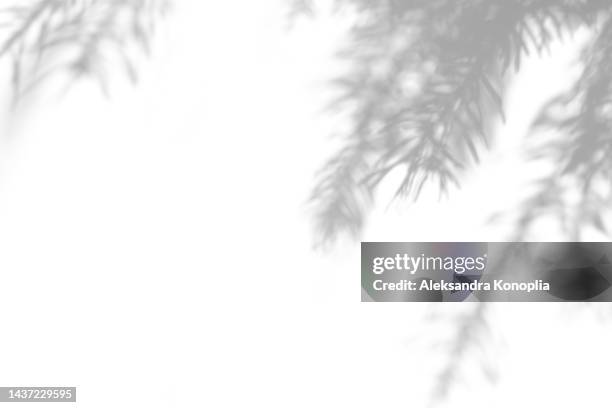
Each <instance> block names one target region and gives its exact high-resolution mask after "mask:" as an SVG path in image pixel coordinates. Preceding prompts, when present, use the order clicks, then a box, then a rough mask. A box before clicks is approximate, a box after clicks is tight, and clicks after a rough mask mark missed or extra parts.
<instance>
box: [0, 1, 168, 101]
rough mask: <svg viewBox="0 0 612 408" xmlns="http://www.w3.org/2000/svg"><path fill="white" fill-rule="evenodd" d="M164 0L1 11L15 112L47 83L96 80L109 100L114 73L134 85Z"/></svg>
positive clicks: (32, 5) (18, 6) (0, 51)
mask: <svg viewBox="0 0 612 408" xmlns="http://www.w3.org/2000/svg"><path fill="white" fill-rule="evenodd" d="M168 7H169V2H168V0H80V1H79V0H36V1H26V2H18V1H16V2H12V4H9V5H6V6H4V7H2V8H0V21H1V22H2V23H1V25H0V27H1V28H0V32H1V33H2V36H3V41H2V42H1V43H0V60H1V59H5V60H8V61H9V63H10V71H11V88H12V102H13V103H12V104H13V106H16V105H17V104H18V103H19V102H20V101H21V100H22V99H23V98H25V97H26V96H27V95H30V94H32V93H33V92H34V91H35V90H36V89H38V88H40V87H41V86H42V85H43V84H44V83H46V82H48V81H49V80H50V79H51V78H53V77H56V76H59V75H65V76H67V78H68V83H69V84H71V83H74V82H75V81H77V80H78V79H81V78H85V77H87V78H93V79H95V80H96V81H97V82H98V83H99V85H100V87H101V89H102V90H103V92H104V93H105V94H108V81H109V74H110V72H111V71H112V70H113V69H115V68H116V67H120V70H121V71H123V73H124V74H125V75H126V76H127V77H128V78H129V80H130V81H131V82H133V83H135V82H137V80H138V69H137V67H136V59H137V56H138V55H139V54H144V55H148V54H149V53H150V51H151V39H152V36H153V34H154V32H155V26H156V21H157V19H158V18H159V17H161V16H163V15H165V14H166V12H167V10H168Z"/></svg>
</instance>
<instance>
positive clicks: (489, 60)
mask: <svg viewBox="0 0 612 408" xmlns="http://www.w3.org/2000/svg"><path fill="white" fill-rule="evenodd" d="M338 4H339V5H341V6H343V7H352V11H353V12H354V13H355V15H356V16H357V17H356V23H355V26H354V27H353V29H352V33H351V40H350V42H349V44H347V45H346V46H345V47H344V48H343V49H342V50H341V51H340V52H339V58H341V59H343V60H345V61H347V62H348V65H349V66H350V67H351V69H350V70H349V71H348V72H347V73H345V74H343V75H341V76H340V77H338V78H337V79H336V80H335V81H333V86H335V87H336V89H337V95H338V96H337V98H336V100H334V101H333V103H332V104H331V106H330V111H331V110H333V111H342V112H345V113H346V114H347V115H348V116H349V122H350V130H349V131H347V132H346V133H345V134H344V135H343V136H342V137H343V141H342V143H343V147H342V148H341V150H340V151H339V152H338V153H337V154H336V155H334V156H332V158H331V159H330V160H329V161H328V162H327V163H326V164H325V165H324V166H323V168H322V170H321V171H320V173H319V174H318V178H317V185H316V187H315V188H314V190H313V193H312V195H311V197H310V204H311V206H312V208H313V209H314V213H315V215H314V221H315V229H316V240H317V243H319V244H322V245H325V244H329V243H333V242H334V241H335V240H336V239H337V238H338V237H339V236H341V235H342V234H349V235H351V236H357V235H359V233H360V231H361V230H362V228H363V226H364V225H365V222H366V219H367V215H368V212H369V211H370V210H371V208H372V205H373V204H374V198H375V196H376V194H375V193H376V189H377V187H378V186H379V185H380V184H381V182H382V181H383V180H384V179H385V178H386V177H387V176H388V175H389V174H390V173H391V172H393V171H395V170H397V169H400V171H401V172H402V173H403V178H402V181H401V182H400V184H399V185H398V186H397V189H396V193H395V198H409V199H413V200H417V199H418V198H419V196H420V194H421V193H422V191H423V190H424V189H426V188H431V187H432V186H434V187H435V188H436V189H437V190H438V191H439V193H440V195H441V196H444V195H446V194H448V193H449V192H450V191H451V190H452V189H453V188H458V187H459V186H460V183H461V178H462V177H463V175H464V174H465V171H466V170H467V169H469V168H470V167H472V166H473V165H475V164H478V163H479V160H480V155H481V151H482V149H486V148H487V147H488V145H489V143H490V140H491V138H492V137H493V135H492V134H491V133H492V132H491V129H492V127H493V124H494V123H495V122H496V121H498V120H500V119H501V120H502V121H503V120H504V119H505V114H504V106H503V105H504V103H503V101H504V84H505V81H506V79H507V74H508V73H511V72H513V71H517V70H519V69H520V67H521V62H522V59H523V58H524V56H525V55H526V54H529V53H530V52H538V53H541V52H544V51H545V50H546V49H547V47H548V45H549V44H550V42H551V41H552V40H553V39H554V38H557V37H558V36H559V35H560V34H561V32H562V31H563V30H564V29H574V27H576V26H579V25H581V24H588V23H590V22H591V21H592V20H593V19H594V18H595V17H596V16H597V11H594V10H591V9H590V8H585V7H584V6H583V5H579V4H578V3H575V2H574V3H565V2H559V1H552V0H549V1H527V0H515V1H504V2H491V1H484V0H472V1H467V0H466V1H461V2H456V1H447V0H439V1H398V0H396V1H375V2H363V1H357V0H355V1H349V0H344V1H339V2H338ZM307 5H308V7H309V8H308V10H312V3H307Z"/></svg>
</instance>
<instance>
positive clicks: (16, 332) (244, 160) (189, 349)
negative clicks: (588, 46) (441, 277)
mask: <svg viewBox="0 0 612 408" xmlns="http://www.w3.org/2000/svg"><path fill="white" fill-rule="evenodd" d="M255 3H257V4H255ZM282 4H283V2H281V1H269V2H265V5H263V3H261V2H249V1H223V2H208V1H202V2H198V1H187V0H184V1H181V2H178V3H177V5H176V8H175V11H174V13H173V15H172V16H171V18H170V20H168V22H167V24H166V26H165V27H164V29H163V30H162V32H161V33H160V37H159V41H158V43H157V48H156V53H155V54H156V55H155V56H154V58H153V60H152V61H150V62H148V63H147V64H144V65H142V74H143V76H142V78H141V82H140V84H139V86H138V87H137V88H132V87H130V86H127V85H125V84H123V82H122V80H121V78H118V79H117V81H113V85H114V86H113V91H112V93H111V94H112V96H111V99H110V100H106V99H104V98H103V97H102V96H101V95H100V93H99V92H98V91H97V90H96V88H95V86H94V85H92V84H84V85H81V86H77V87H74V88H73V89H72V91H71V92H70V93H69V94H68V95H67V96H65V97H62V98H60V97H58V96H57V95H41V96H40V98H39V99H38V101H37V103H35V104H33V106H29V107H28V108H27V111H24V112H22V113H21V115H20V116H18V117H16V118H15V117H13V118H11V119H10V120H9V119H7V120H6V124H5V135H4V138H3V143H2V149H1V150H0V270H1V271H2V272H1V273H2V275H1V276H2V281H0V315H1V316H2V319H1V323H2V326H1V327H2V328H3V331H2V334H3V335H2V336H0V346H1V350H2V359H1V367H2V369H1V370H0V384H3V385H22V386H23V385H41V386H44V385H65V386H72V385H76V386H78V400H79V402H78V406H82V407H109V406H112V407H130V408H133V407H140V406H142V407H251V406H262V407H264V406H265V407H339V406H346V407H372V406H377V407H404V406H415V407H418V406H424V404H425V401H426V399H427V397H428V395H429V391H430V387H431V385H432V383H433V380H434V379H435V374H436V372H437V371H436V370H437V369H438V368H439V364H441V363H443V362H444V361H446V360H445V359H446V357H445V355H443V354H441V353H442V352H441V351H440V350H439V349H436V348H434V347H433V346H432V345H433V343H434V342H436V341H439V340H445V339H449V338H451V334H452V332H453V328H454V325H453V319H452V317H453V316H454V315H456V314H457V313H458V312H461V311H463V310H465V309H467V308H468V307H471V306H470V305H441V307H439V308H437V310H438V312H440V313H441V314H442V315H443V316H447V317H448V319H449V322H447V323H446V324H444V323H443V324H435V323H433V322H431V321H429V320H428V319H427V316H428V313H429V312H431V310H432V306H428V305H417V304H361V303H360V302H359V299H360V293H359V246H358V243H355V242H348V243H347V242H345V243H340V244H339V245H338V246H337V247H335V248H334V249H333V251H332V252H331V253H329V254H323V253H320V252H315V251H312V249H311V243H312V236H311V234H310V224H309V220H308V218H307V216H306V211H305V206H304V203H305V200H306V198H307V196H308V193H309V190H310V188H311V187H312V183H313V173H314V171H315V170H316V169H317V168H318V167H319V166H320V164H321V163H322V161H323V160H324V158H325V157H328V155H329V154H331V153H332V151H333V146H332V144H331V143H329V142H328V139H327V136H328V134H329V133H330V132H331V130H332V129H333V128H334V126H335V122H334V121H335V120H337V119H335V118H334V117H331V116H329V115H326V114H324V113H322V107H323V106H324V105H325V102H326V101H327V98H329V96H330V90H329V88H328V87H327V86H326V85H325V80H326V79H327V78H329V77H330V76H331V75H333V73H334V72H335V70H336V69H337V63H336V62H335V61H334V59H333V53H334V51H335V49H336V47H337V45H338V44H339V41H341V40H342V35H343V33H344V32H345V29H346V23H345V22H343V21H342V20H337V19H335V18H332V17H329V16H327V17H325V16H323V17H320V18H319V19H317V20H314V21H311V22H300V23H299V24H298V26H297V27H296V28H294V30H293V31H287V30H286V24H285V21H284V20H283V18H284V11H283V8H282ZM571 51H572V48H571V47H567V46H566V47H562V48H560V52H559V53H557V54H555V57H554V58H552V59H545V60H543V61H529V62H528V63H527V66H526V67H525V72H526V73H525V74H521V76H520V77H519V78H517V80H516V81H517V84H516V89H515V90H513V91H512V92H511V94H510V96H509V99H508V102H507V103H508V112H509V115H508V117H509V120H508V123H507V124H506V126H505V127H504V128H503V129H501V130H500V136H501V137H502V140H503V142H500V144H499V145H497V147H496V148H494V150H493V151H492V152H491V154H490V158H489V159H488V162H485V163H484V164H483V166H488V167H486V169H487V170H486V171H483V172H482V173H479V174H481V175H480V176H478V177H474V179H472V180H471V182H470V183H469V184H468V185H466V186H465V187H464V189H463V190H462V191H460V192H456V194H455V195H454V196H453V198H452V199H451V200H449V201H443V202H437V201H436V200H429V199H428V198H427V197H426V198H425V199H424V200H423V201H422V202H420V203H419V204H417V205H412V206H408V205H407V204H406V203H399V204H398V205H392V206H391V207H389V208H387V207H386V205H385V204H386V202H387V201H386V200H385V197H386V196H385V195H387V196H389V195H390V191H391V190H389V192H387V191H386V190H385V188H386V187H383V189H382V191H381V201H380V202H381V203H383V204H382V205H381V206H380V208H378V209H377V210H376V211H375V214H374V215H373V217H372V218H371V221H370V224H369V227H368V229H367V230H366V232H365V234H364V237H363V240H372V241H374V240H381V241H394V240H398V241H411V240H414V241H428V240H436V241H444V240H460V241H469V240H486V241H488V240H499V239H503V236H502V232H503V228H501V227H486V228H485V227H481V226H482V225H483V221H484V219H485V218H486V214H485V211H484V210H483V209H491V208H500V206H504V205H508V204H509V205H512V204H511V203H512V200H513V199H514V198H515V197H516V196H517V195H518V194H519V193H520V189H521V183H519V181H521V180H525V178H526V175H524V174H522V173H521V167H520V163H519V162H518V159H517V158H516V157H515V156H513V153H512V152H514V151H515V150H516V149H517V146H519V144H520V140H521V137H522V135H523V134H524V131H525V129H526V126H527V125H528V123H529V122H530V120H531V117H532V116H531V115H533V114H535V112H536V111H537V110H536V109H535V106H537V105H538V104H539V103H540V102H541V101H544V100H545V99H546V97H547V96H548V95H551V94H552V93H554V92H555V90H556V89H559V87H562V86H565V85H566V82H567V75H568V73H567V63H568V62H569V61H570V60H571V58H572V53H571ZM493 175H495V178H494V177H493ZM494 179H495V180H496V181H495V182H493V180H494ZM500 179H501V180H505V182H502V183H500V182H499V180H500ZM389 186H390V187H392V186H393V182H392V180H390V181H389ZM484 191H486V192H487V194H484V193H482V194H480V193H481V192H484ZM388 193H389V194H388ZM537 239H544V240H546V239H550V240H556V239H555V237H550V236H546V231H542V236H541V237H537ZM489 320H490V322H491V327H492V331H493V337H494V338H495V339H497V340H498V341H497V342H491V345H490V350H489V352H491V355H490V357H489V358H490V359H493V360H492V361H495V362H498V363H499V368H500V383H499V384H498V385H497V386H496V387H494V386H490V385H488V383H487V382H486V381H484V380H483V379H482V378H481V376H480V375H479V374H478V370H476V369H470V368H469V367H470V364H471V361H472V358H471V357H469V356H468V358H467V361H468V364H467V365H466V367H467V370H466V371H467V374H465V376H464V377H463V378H462V379H461V381H460V382H458V383H457V387H456V394H453V395H452V398H451V400H449V402H448V404H447V405H448V406H453V407H458V406H487V407H492V406H497V407H515V406H517V405H519V404H520V405H525V406H541V405H544V406H552V405H553V404H554V406H557V407H575V406H602V404H603V403H604V401H606V400H607V396H608V395H609V393H608V388H607V382H608V377H607V376H606V373H607V370H606V364H608V363H609V360H610V355H609V353H608V349H609V344H610V340H611V339H610V331H609V328H608V326H607V325H604V324H602V320H601V319H599V318H598V317H597V316H596V314H595V313H594V312H593V310H592V309H586V308H585V307H582V306H579V305H565V306H563V307H561V306H559V305H554V304H546V305H535V304H533V305H531V304H516V305H514V304H511V305H498V306H494V307H493V309H492V310H491V315H490V316H489ZM499 343H501V344H505V346H501V347H498V344H499ZM476 355H477V352H475V356H476ZM474 358H475V357H474ZM470 373H471V374H470Z"/></svg>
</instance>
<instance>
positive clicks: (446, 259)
mask: <svg viewBox="0 0 612 408" xmlns="http://www.w3.org/2000/svg"><path fill="white" fill-rule="evenodd" d="M486 266H487V254H483V255H481V256H477V257H472V256H426V255H425V254H420V255H418V256H411V255H409V254H407V253H403V254H401V253H397V254H395V256H389V257H375V258H373V259H372V273H374V274H375V275H381V274H383V273H385V272H388V271H404V272H408V273H410V274H411V275H414V274H416V273H417V272H419V271H445V272H451V273H455V274H459V275H462V274H464V273H474V272H477V273H482V272H483V271H484V270H485V268H486Z"/></svg>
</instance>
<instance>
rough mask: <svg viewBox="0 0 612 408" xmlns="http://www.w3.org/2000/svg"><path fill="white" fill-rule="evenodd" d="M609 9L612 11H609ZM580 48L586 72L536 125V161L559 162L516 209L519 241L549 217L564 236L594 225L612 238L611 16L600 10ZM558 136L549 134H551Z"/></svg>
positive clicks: (578, 236) (531, 150) (532, 153)
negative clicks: (611, 220)
mask: <svg viewBox="0 0 612 408" xmlns="http://www.w3.org/2000/svg"><path fill="white" fill-rule="evenodd" d="M606 10H607V11H609V7H608V9H606ZM594 26H595V27H596V28H595V30H594V34H593V37H592V39H591V41H590V42H588V43H587V44H586V45H585V47H584V49H583V50H582V52H581V57H580V63H581V64H582V66H583V68H582V74H581V75H580V77H579V78H578V80H577V81H576V82H575V83H574V84H573V86H572V87H571V88H570V89H569V90H568V91H565V92H562V93H560V94H558V95H557V96H555V97H554V98H552V99H551V100H550V101H549V102H548V103H547V104H546V105H545V106H544V107H543V109H542V110H541V112H540V114H539V115H538V117H537V119H536V120H535V122H534V123H533V125H532V129H531V131H532V133H533V136H535V138H534V140H533V143H532V144H531V145H530V146H529V147H528V149H527V152H528V157H529V158H530V159H531V160H533V161H544V162H548V163H554V169H553V170H552V171H551V172H550V173H549V174H548V175H546V176H545V177H542V178H540V179H539V180H538V181H537V182H536V183H535V184H534V185H533V190H534V193H533V194H532V195H531V196H530V197H529V198H528V199H527V200H526V201H525V202H524V203H523V204H522V205H521V206H520V208H518V209H516V210H515V211H516V213H518V217H517V219H516V220H515V225H516V228H515V231H514V240H524V239H526V237H528V236H529V234H530V233H531V232H533V231H532V230H533V229H534V228H535V223H536V222H537V221H538V220H539V219H540V218H542V217H544V216H548V217H550V216H552V217H554V218H555V219H556V221H557V222H558V223H559V224H560V227H561V228H560V230H561V231H562V232H563V234H564V238H565V239H569V240H570V241H580V240H582V237H583V235H584V232H585V231H587V230H589V229H593V230H597V231H599V232H600V233H601V234H603V235H604V236H606V237H608V236H609V232H610V231H609V228H608V227H607V225H606V222H605V218H606V217H605V216H606V215H609V208H610V203H611V202H612V19H611V16H610V14H609V13H607V14H600V18H599V20H598V21H597V24H596V25H594ZM547 133H548V134H551V133H552V134H553V137H545V136H546V134H547Z"/></svg>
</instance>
